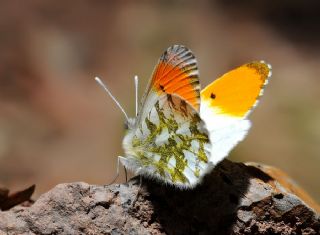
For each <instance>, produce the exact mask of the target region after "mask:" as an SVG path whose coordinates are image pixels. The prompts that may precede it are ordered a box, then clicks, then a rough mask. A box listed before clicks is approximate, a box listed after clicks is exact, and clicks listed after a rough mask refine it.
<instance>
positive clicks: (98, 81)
mask: <svg viewBox="0 0 320 235" xmlns="http://www.w3.org/2000/svg"><path fill="white" fill-rule="evenodd" d="M94 79H95V80H96V82H97V83H98V84H99V85H100V86H101V87H102V88H103V89H104V90H105V91H106V92H107V93H108V95H109V96H110V97H111V98H112V99H113V101H114V102H115V103H116V105H117V106H118V107H119V108H120V110H121V112H122V113H123V114H124V116H125V117H126V119H127V121H129V118H128V115H127V114H126V112H125V111H124V109H123V108H122V106H121V105H120V103H119V102H118V101H117V100H116V98H115V97H114V96H113V95H112V94H111V92H110V91H109V89H108V88H107V86H106V85H105V84H104V83H103V82H102V81H101V79H100V78H98V77H95V78H94Z"/></svg>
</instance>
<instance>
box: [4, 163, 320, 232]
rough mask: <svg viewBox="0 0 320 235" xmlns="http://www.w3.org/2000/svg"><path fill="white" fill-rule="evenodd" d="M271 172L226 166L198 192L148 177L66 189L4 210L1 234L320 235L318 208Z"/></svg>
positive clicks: (60, 187) (66, 186) (255, 167)
mask: <svg viewBox="0 0 320 235" xmlns="http://www.w3.org/2000/svg"><path fill="white" fill-rule="evenodd" d="M266 169H271V168H266V166H260V165H257V164H256V165H254V164H247V165H246V164H242V163H232V162H230V161H228V160H225V161H223V162H222V163H220V164H219V165H218V166H217V167H216V168H215V170H214V171H213V172H212V173H210V174H209V175H208V176H207V177H205V179H204V181H203V183H202V184H201V185H200V186H198V187H197V188H195V189H193V190H179V189H176V188H173V187H171V186H166V185H163V184H159V183H158V182H154V181H152V180H147V179H143V181H142V185H141V188H140V190H139V178H134V179H132V180H130V181H129V182H128V183H126V184H114V185H110V186H95V185H88V184H86V183H69V184H60V185H58V186H56V187H55V188H54V189H52V190H51V191H49V192H47V193H45V194H43V195H42V196H41V197H40V198H39V199H38V200H37V201H36V202H35V203H34V204H33V205H32V206H31V207H23V206H16V207H14V208H12V209H11V210H8V211H3V212H0V234H2V233H3V234H112V235H117V234H132V235H134V234H139V235H140V234H152V235H160V234H181V235H185V234H199V235H200V234H201V235H205V234H306V235H307V234H310V235H311V234H320V218H319V214H318V213H319V211H317V210H318V209H317V208H311V207H310V206H311V204H310V202H309V205H310V206H309V205H308V204H307V203H308V202H306V201H303V200H302V199H301V198H300V197H299V196H298V195H297V194H295V193H294V191H295V190H297V187H296V186H294V187H296V188H295V189H294V190H293V189H292V188H288V185H285V184H281V180H277V179H275V178H274V176H272V174H271V173H268V174H267V172H266ZM264 170H265V172H264ZM274 171H277V170H274ZM291 186H292V185H291ZM291 186H290V187H291ZM138 191H139V193H138ZM312 203H314V204H312V205H313V206H316V205H317V204H316V203H315V202H314V201H312Z"/></svg>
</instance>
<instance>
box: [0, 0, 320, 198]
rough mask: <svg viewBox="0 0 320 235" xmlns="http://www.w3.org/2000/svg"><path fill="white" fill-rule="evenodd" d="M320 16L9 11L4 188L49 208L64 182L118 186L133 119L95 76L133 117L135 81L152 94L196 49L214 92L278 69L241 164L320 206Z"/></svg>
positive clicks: (16, 7)
mask: <svg viewBox="0 0 320 235" xmlns="http://www.w3.org/2000/svg"><path fill="white" fill-rule="evenodd" d="M319 10H320V2H319V1H295V0H283V1H270V0H260V1H253V0H246V1H235V0H232V1H231V0H229V1H227V0H215V1H191V0H190V1H188V0H180V1H169V0H166V1H112V2H111V1H107V0H96V1H88V0H87V1H85V0H78V1H53V0H52V1H41V0H30V1H23V2H22V1H18V0H10V1H9V0H8V1H1V2H0V185H3V186H5V187H8V188H10V189H11V190H13V191H14V190H19V189H23V188H26V187H28V186H30V185H31V184H33V183H35V184H36V185H37V189H36V195H35V196H36V197H37V196H39V195H40V194H42V193H43V192H45V191H47V190H49V189H50V188H52V187H53V186H54V185H56V184H58V183H62V182H73V181H85V182H87V183H90V184H107V183H110V181H111V180H112V178H113V177H114V175H115V172H116V165H117V156H118V155H121V154H123V150H122V147H121V143H122V138H123V134H124V130H123V127H124V117H123V115H122V113H121V112H120V111H119V110H118V108H117V107H116V106H115V104H114V103H113V102H112V100H111V99H110V98H109V97H107V96H106V94H105V93H104V92H103V90H102V89H101V88H100V87H99V86H98V85H97V84H96V82H95V81H94V76H100V77H101V78H102V79H103V80H104V81H105V83H106V84H107V85H108V86H109V88H110V89H111V91H112V92H113V94H114V95H115V97H117V99H118V100H119V102H120V103H121V104H122V105H123V106H124V108H125V110H126V111H127V113H128V114H129V115H130V116H133V115H134V86H133V76H134V75H136V74H137V75H139V77H140V95H142V94H143V90H144V88H145V86H146V83H147V81H148V79H149V77H150V75H151V72H152V70H153V68H154V66H155V64H156V62H157V60H158V58H159V57H160V55H161V54H162V52H163V51H164V50H165V49H166V48H167V47H169V46H170V45H172V44H184V45H186V46H188V47H189V48H190V49H191V50H192V51H193V52H194V53H195V55H196V57H197V59H198V63H199V68H200V73H201V83H202V86H203V87H204V86H206V85H207V84H209V83H210V82H211V81H213V80H214V79H215V78H217V77H218V76H220V75H222V74H223V73H225V72H227V71H229V70H230V69H233V68H235V67H237V66H239V65H242V64H244V63H247V62H250V61H253V60H261V59H263V60H265V61H267V62H269V63H271V64H272V66H273V76H272V79H271V80H270V83H269V85H268V87H267V88H266V90H265V95H264V97H263V98H262V99H261V102H260V104H259V106H258V107H257V109H256V110H255V111H254V112H253V113H252V115H251V120H252V121H253V127H252V129H251V131H250V132H249V135H248V137H247V138H246V139H245V141H243V142H242V143H240V144H239V145H238V146H237V147H236V149H235V150H234V151H233V152H232V153H231V156H230V158H231V159H232V160H234V161H254V162H261V163H264V164H269V165H272V166H276V167H278V168H280V169H282V170H284V171H285V172H287V173H288V174H289V175H290V176H291V177H292V178H293V179H295V180H296V181H297V182H298V183H299V184H300V185H301V186H302V187H303V188H305V189H306V190H307V191H308V192H309V193H310V194H311V195H312V196H313V197H314V198H315V199H316V200H317V201H318V202H320V183H319V179H320V102H319V99H320V80H319V79H320V78H319V76H320V53H319V52H320V43H319V42H320V28H319V25H320V15H319ZM123 180H124V177H123V170H122V168H121V177H120V178H119V179H118V182H123Z"/></svg>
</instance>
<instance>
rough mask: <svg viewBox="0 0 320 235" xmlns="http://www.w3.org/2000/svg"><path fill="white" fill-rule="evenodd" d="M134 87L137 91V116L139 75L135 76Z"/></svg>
mask: <svg viewBox="0 0 320 235" xmlns="http://www.w3.org/2000/svg"><path fill="white" fill-rule="evenodd" d="M134 87H135V92H136V116H138V112H139V106H138V89H139V79H138V76H137V75H136V76H134Z"/></svg>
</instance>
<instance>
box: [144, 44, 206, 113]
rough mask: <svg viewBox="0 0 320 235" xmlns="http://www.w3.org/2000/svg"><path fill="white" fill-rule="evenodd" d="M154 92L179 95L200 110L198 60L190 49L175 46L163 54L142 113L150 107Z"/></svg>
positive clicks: (151, 81) (145, 97)
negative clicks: (149, 100)
mask: <svg viewBox="0 0 320 235" xmlns="http://www.w3.org/2000/svg"><path fill="white" fill-rule="evenodd" d="M153 92H155V93H157V94H158V95H161V94H163V93H165V94H170V95H178V96H180V97H181V99H183V100H185V101H187V102H188V103H189V104H190V105H191V106H192V107H193V108H194V109H195V110H197V111H199V110H200V84H199V71H198V66H197V61H196V58H195V56H194V55H193V53H192V52H191V51H190V50H189V49H188V48H186V47H185V46H182V45H173V46H171V47H169V48H168V49H167V50H166V51H165V52H164V53H163V54H162V56H161V57H160V59H159V61H158V64H157V65H156V67H155V69H154V71H153V74H152V77H151V80H150V82H149V84H148V86H147V89H146V92H145V94H144V97H143V98H142V108H141V110H140V113H142V111H143V109H146V106H147V107H148V99H150V94H151V95H152V93H153Z"/></svg>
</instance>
